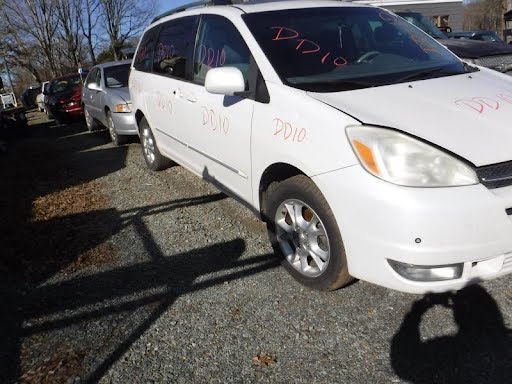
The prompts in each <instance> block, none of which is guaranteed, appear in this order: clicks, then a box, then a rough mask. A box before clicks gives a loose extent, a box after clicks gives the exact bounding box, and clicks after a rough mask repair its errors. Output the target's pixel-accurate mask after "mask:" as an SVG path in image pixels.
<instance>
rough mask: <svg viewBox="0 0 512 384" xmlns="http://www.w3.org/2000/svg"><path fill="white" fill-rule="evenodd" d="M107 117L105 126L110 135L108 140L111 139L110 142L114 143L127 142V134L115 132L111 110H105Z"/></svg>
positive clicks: (122, 143) (121, 143)
mask: <svg viewBox="0 0 512 384" xmlns="http://www.w3.org/2000/svg"><path fill="white" fill-rule="evenodd" d="M106 115H107V116H106V117H107V128H108V134H109V135H110V140H112V143H114V145H117V146H119V145H124V144H126V143H127V142H128V137H127V136H122V135H119V134H118V133H117V132H116V127H115V125H114V119H112V112H110V111H107V112H106Z"/></svg>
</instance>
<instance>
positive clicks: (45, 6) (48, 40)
mask: <svg viewBox="0 0 512 384" xmlns="http://www.w3.org/2000/svg"><path fill="white" fill-rule="evenodd" d="M1 4H2V10H3V17H4V20H5V21H6V22H7V23H8V24H9V25H10V26H11V28H12V30H13V31H14V36H16V37H17V39H18V42H17V43H19V42H23V43H24V44H23V45H27V44H30V43H32V44H33V43H35V45H36V46H38V48H39V50H40V53H41V54H42V55H43V57H44V59H45V61H46V64H47V65H48V67H49V69H50V72H51V74H52V75H53V76H56V75H58V74H59V72H60V68H59V65H58V61H57V58H56V52H55V37H56V34H57V28H58V24H59V23H58V18H57V12H56V7H55V4H54V0H16V1H4V2H2V3H1ZM13 48H16V47H13ZM17 48H19V47H17Z"/></svg>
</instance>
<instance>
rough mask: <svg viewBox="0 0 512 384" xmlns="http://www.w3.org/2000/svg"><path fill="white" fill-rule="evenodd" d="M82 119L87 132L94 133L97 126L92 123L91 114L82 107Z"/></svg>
mask: <svg viewBox="0 0 512 384" xmlns="http://www.w3.org/2000/svg"><path fill="white" fill-rule="evenodd" d="M83 108H84V118H85V125H87V130H88V131H89V132H94V131H95V130H96V129H97V127H98V124H97V123H96V122H95V121H94V119H93V117H92V116H91V114H90V113H89V111H88V110H87V107H86V106H85V105H84V107H83Z"/></svg>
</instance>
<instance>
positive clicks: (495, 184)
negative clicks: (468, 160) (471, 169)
mask: <svg viewBox="0 0 512 384" xmlns="http://www.w3.org/2000/svg"><path fill="white" fill-rule="evenodd" d="M476 173H477V175H478V178H479V179H480V182H481V183H482V184H483V185H485V186H486V187H487V188H501V187H507V186H509V185H512V161H507V162H506V163H499V164H492V165H486V166H484V167H479V168H477V169H476Z"/></svg>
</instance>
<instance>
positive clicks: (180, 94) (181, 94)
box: [172, 89, 197, 103]
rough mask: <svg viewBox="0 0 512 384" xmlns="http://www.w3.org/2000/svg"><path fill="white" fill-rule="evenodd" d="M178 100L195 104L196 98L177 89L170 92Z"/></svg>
mask: <svg viewBox="0 0 512 384" xmlns="http://www.w3.org/2000/svg"><path fill="white" fill-rule="evenodd" d="M172 93H173V94H174V95H175V96H176V97H177V98H178V99H185V100H187V101H189V102H191V103H195V102H197V98H196V97H195V96H194V95H193V94H191V93H189V92H183V91H182V90H181V89H177V90H175V91H173V92H172Z"/></svg>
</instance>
